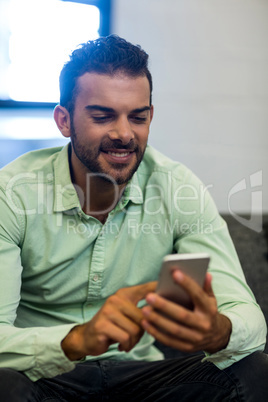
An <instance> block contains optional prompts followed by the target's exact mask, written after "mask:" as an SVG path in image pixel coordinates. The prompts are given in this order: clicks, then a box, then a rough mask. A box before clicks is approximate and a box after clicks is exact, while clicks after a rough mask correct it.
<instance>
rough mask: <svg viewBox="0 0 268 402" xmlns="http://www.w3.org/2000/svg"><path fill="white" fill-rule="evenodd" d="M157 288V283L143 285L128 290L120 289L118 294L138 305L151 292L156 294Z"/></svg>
mask: <svg viewBox="0 0 268 402" xmlns="http://www.w3.org/2000/svg"><path fill="white" fill-rule="evenodd" d="M156 286H157V281H152V282H147V283H143V284H141V285H136V286H130V287H128V288H123V289H119V290H118V292H116V293H117V294H119V295H122V296H123V297H125V298H127V299H128V300H129V301H131V302H132V303H134V304H137V303H138V302H139V301H140V300H142V299H144V298H145V297H146V295H147V294H148V293H150V292H154V291H155V289H156Z"/></svg>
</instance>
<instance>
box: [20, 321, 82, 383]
mask: <svg viewBox="0 0 268 402" xmlns="http://www.w3.org/2000/svg"><path fill="white" fill-rule="evenodd" d="M76 325H77V324H70V325H60V326H55V327H49V328H40V331H38V332H37V334H36V337H35V342H34V348H35V359H36V360H35V365H34V367H33V368H31V369H30V370H27V371H25V372H24V373H25V374H26V375H27V376H28V377H29V378H30V380H32V381H37V380H38V379H39V378H50V377H55V376H56V375H59V374H63V373H66V372H68V371H71V370H73V369H74V368H75V366H76V363H77V362H73V361H70V360H69V359H68V358H67V356H66V355H65V353H64V352H63V350H62V348H61V342H62V340H63V339H64V338H65V336H66V335H67V334H68V333H69V332H70V331H71V329H72V328H74V327H75V326H76Z"/></svg>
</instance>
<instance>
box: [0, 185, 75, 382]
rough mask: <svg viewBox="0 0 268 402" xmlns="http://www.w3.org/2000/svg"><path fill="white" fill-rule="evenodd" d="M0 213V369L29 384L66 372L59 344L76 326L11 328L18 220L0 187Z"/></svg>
mask: <svg viewBox="0 0 268 402" xmlns="http://www.w3.org/2000/svg"><path fill="white" fill-rule="evenodd" d="M0 211H1V212H0V214H1V219H0V278H1V280H0V367H5V368H12V369H14V370H17V371H23V372H24V373H25V374H26V375H27V376H28V377H29V378H30V379H31V380H33V381H36V380H38V379H39V378H41V377H54V376H55V375H57V374H61V373H63V372H66V371H70V370H72V369H73V368H74V367H75V363H74V362H71V361H70V360H69V359H68V358H67V357H66V356H65V354H64V352H63V350H62V348H61V341H62V339H63V338H64V337H65V336H66V335H67V334H68V332H69V331H70V330H71V329H72V328H73V327H74V326H75V325H77V324H67V325H60V326H55V327H49V328H46V327H35V328H16V327H15V326H14V322H15V319H16V311H17V307H18V305H19V302H20V289H21V274H22V266H21V259H20V244H21V242H22V241H23V233H22V229H21V227H22V218H21V217H20V214H18V213H16V209H12V208H10V207H9V205H8V203H7V201H6V199H5V196H4V193H3V192H2V191H1V188H0ZM20 219H21V221H20Z"/></svg>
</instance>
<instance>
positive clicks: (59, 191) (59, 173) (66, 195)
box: [54, 143, 80, 212]
mask: <svg viewBox="0 0 268 402" xmlns="http://www.w3.org/2000/svg"><path fill="white" fill-rule="evenodd" d="M69 146H70V143H69V144H67V145H66V146H65V147H64V148H63V149H62V150H61V151H60V153H59V155H58V158H57V159H56V160H55V162H54V177H55V181H54V186H55V187H54V194H55V198H54V211H55V212H61V211H67V210H70V209H73V208H80V202H79V199H78V196H77V192H76V190H75V188H74V185H73V183H72V180H71V175H70V167H69V157H68V150H69Z"/></svg>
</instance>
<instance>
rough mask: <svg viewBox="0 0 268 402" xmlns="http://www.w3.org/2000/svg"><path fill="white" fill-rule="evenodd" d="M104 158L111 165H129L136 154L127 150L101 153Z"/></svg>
mask: <svg viewBox="0 0 268 402" xmlns="http://www.w3.org/2000/svg"><path fill="white" fill-rule="evenodd" d="M101 152H102V155H103V156H104V158H105V159H106V160H107V161H108V162H110V163H123V164H127V163H129V162H130V161H131V160H132V158H133V157H134V155H135V152H134V151H133V150H132V151H127V150H125V149H116V150H107V151H106V150H105V151H101Z"/></svg>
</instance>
